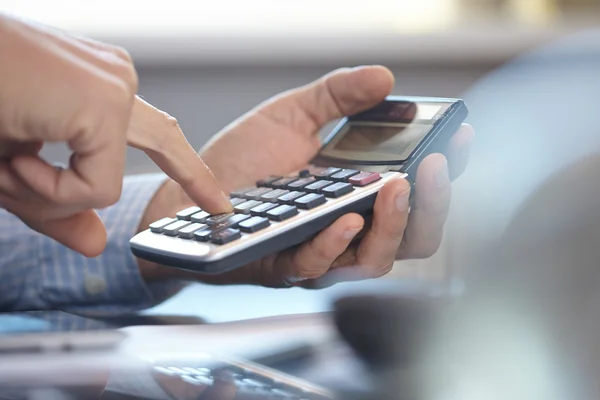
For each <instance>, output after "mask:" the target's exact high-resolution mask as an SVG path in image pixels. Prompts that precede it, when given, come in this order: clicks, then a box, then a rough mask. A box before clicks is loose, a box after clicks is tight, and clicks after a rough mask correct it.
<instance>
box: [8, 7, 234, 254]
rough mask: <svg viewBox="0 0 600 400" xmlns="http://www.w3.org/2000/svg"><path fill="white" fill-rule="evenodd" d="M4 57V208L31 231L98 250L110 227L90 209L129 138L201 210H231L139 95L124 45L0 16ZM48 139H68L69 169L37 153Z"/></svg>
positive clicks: (120, 167) (115, 186) (116, 189)
mask: <svg viewBox="0 0 600 400" xmlns="http://www.w3.org/2000/svg"><path fill="white" fill-rule="evenodd" d="M0 54H2V60H1V62H0V104H2V107H0V207H3V208H5V209H6V210H8V211H9V212H11V213H13V214H15V215H17V216H18V217H19V218H20V219H21V220H22V221H23V222H25V223H26V224H27V225H28V226H30V227H31V228H32V229H35V230H37V231H38V232H40V233H43V234H45V235H48V236H50V237H52V238H54V239H55V240H57V241H58V242H60V243H62V244H64V245H65V246H67V247H70V248H72V249H74V250H76V251H78V252H80V253H82V254H84V255H86V256H88V257H93V256H97V255H98V254H100V253H101V252H102V251H103V250H104V247H105V244H106V231H105V228H104V225H103V223H102V221H101V220H100V218H99V217H98V215H97V213H96V212H95V211H94V209H97V208H104V207H107V206H110V205H112V204H114V203H115V202H116V201H117V200H118V199H119V197H120V195H121V189H122V180H123V172H124V168H125V151H126V146H127V144H128V143H130V144H132V145H135V146H136V147H138V148H141V149H142V150H144V151H146V153H148V154H149V155H150V157H151V158H152V159H153V160H154V161H155V162H156V163H157V164H158V165H159V167H161V168H162V169H163V170H164V171H165V172H166V173H167V175H169V176H170V177H171V178H173V179H175V180H176V181H178V182H180V183H181V184H182V185H183V187H184V189H185V191H186V193H187V194H188V195H189V196H190V197H191V199H192V200H194V201H196V202H197V203H198V204H200V205H201V206H202V207H204V208H206V209H207V210H211V211H212V212H215V213H218V212H227V211H230V210H231V204H230V202H229V200H228V199H227V197H226V195H225V194H224V193H223V192H222V191H221V190H220V188H219V187H218V185H217V183H216V181H215V179H214V177H213V176H212V174H211V173H210V170H209V169H208V168H207V167H206V165H205V164H204V163H203V162H202V160H201V159H200V157H199V156H198V155H197V154H196V152H195V151H194V150H193V148H192V147H191V146H190V145H189V143H188V142H187V140H186V139H185V136H184V135H183V133H182V132H181V130H180V129H179V126H178V125H177V123H176V120H174V119H173V118H171V117H169V116H168V115H166V114H165V113H163V112H161V111H160V110H158V109H156V108H155V107H152V106H150V105H149V104H147V103H145V102H143V101H142V100H141V99H139V98H137V97H135V93H136V92H137V88H138V78H137V73H136V71H135V68H134V66H133V62H132V60H131V57H130V56H129V54H128V53H127V52H126V51H125V50H123V49H121V48H119V47H116V46H112V45H109V44H105V43H101V42H96V41H93V40H90V39H86V38H81V37H75V36H71V35H68V34H66V33H64V32H62V31H59V30H55V29H52V28H49V27H46V26H43V25H40V24H36V23H33V22H29V21H23V20H19V19H15V18H12V17H9V16H6V15H3V14H2V13H0ZM134 99H135V100H136V101H135V102H134ZM132 111H133V113H132ZM165 115H166V116H165ZM45 142H64V143H66V144H67V145H68V147H69V148H70V150H71V151H72V155H71V158H70V161H69V165H68V168H56V167H54V166H52V165H50V164H48V163H47V162H46V161H44V160H43V159H42V158H41V157H39V155H38V153H39V151H40V149H41V148H42V146H43V144H44V143H45ZM200 185H203V186H204V187H205V188H206V189H207V190H205V191H201V190H200Z"/></svg>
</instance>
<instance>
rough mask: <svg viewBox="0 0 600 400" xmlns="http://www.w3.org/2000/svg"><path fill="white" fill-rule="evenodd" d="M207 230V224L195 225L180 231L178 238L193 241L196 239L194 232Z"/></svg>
mask: <svg viewBox="0 0 600 400" xmlns="http://www.w3.org/2000/svg"><path fill="white" fill-rule="evenodd" d="M204 228H206V225H205V224H197V223H193V224H190V225H188V226H186V227H184V228H181V229H180V230H179V234H178V236H179V237H180V238H183V239H191V238H193V237H194V232H196V231H199V230H200V229H204Z"/></svg>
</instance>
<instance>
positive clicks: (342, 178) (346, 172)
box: [331, 169, 360, 182]
mask: <svg viewBox="0 0 600 400" xmlns="http://www.w3.org/2000/svg"><path fill="white" fill-rule="evenodd" d="M358 173H360V171H357V170H355V169H343V170H341V171H340V172H338V173H336V174H333V175H331V180H333V181H337V182H346V181H348V178H350V177H351V176H353V175H356V174H358Z"/></svg>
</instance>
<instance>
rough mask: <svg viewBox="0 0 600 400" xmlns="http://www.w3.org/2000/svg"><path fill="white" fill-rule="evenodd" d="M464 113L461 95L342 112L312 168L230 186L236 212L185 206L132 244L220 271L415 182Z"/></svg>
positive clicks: (192, 266) (157, 256) (141, 252)
mask: <svg viewBox="0 0 600 400" xmlns="http://www.w3.org/2000/svg"><path fill="white" fill-rule="evenodd" d="M467 113H468V111H467V107H466V105H465V104H464V102H463V101H462V100H460V99H448V98H429V97H397V96H388V97H387V98H386V99H385V101H383V102H382V103H380V104H379V105H377V106H375V107H373V108H371V109H369V110H367V111H364V112H361V113H359V114H356V115H352V116H348V117H345V118H343V119H342V120H341V121H340V122H339V124H337V126H336V127H335V128H334V130H333V131H332V132H331V134H330V135H328V136H327V138H326V139H325V141H324V144H323V146H322V148H321V150H320V151H319V153H318V155H317V156H316V157H315V158H314V159H313V160H312V161H311V163H310V165H308V166H307V167H306V168H305V169H303V170H301V171H296V172H295V173H292V174H289V175H286V176H268V177H265V178H264V179H261V180H259V181H258V182H256V185H254V186H252V187H247V188H242V189H240V190H236V191H233V192H232V193H231V194H230V195H231V202H232V204H233V207H234V212H233V213H231V214H220V215H210V214H208V213H207V212H205V211H203V210H201V209H200V208H199V207H189V208H186V209H185V210H181V211H179V212H178V213H177V214H176V215H173V216H165V218H162V219H160V220H159V221H156V222H154V223H152V224H150V226H149V227H148V229H147V230H145V231H143V232H140V233H138V234H137V235H136V236H134V237H133V238H132V239H131V241H130V245H131V250H132V251H133V253H134V254H135V255H136V256H137V257H140V258H143V259H147V260H149V261H153V262H156V263H159V264H163V265H167V266H172V267H175V268H181V269H185V270H189V271H195V272H200V273H205V274H219V273H223V272H226V271H229V270H232V269H235V268H238V267H240V266H243V265H245V264H248V263H250V262H252V261H255V260H258V259H260V258H262V257H265V256H267V255H269V254H272V253H275V252H278V251H281V250H283V249H286V248H288V247H291V246H295V245H297V244H299V243H302V242H304V241H306V240H308V239H310V238H311V237H313V236H314V235H316V234H317V233H319V232H320V231H321V230H323V229H325V228H326V227H327V226H329V225H330V224H331V223H333V222H334V221H335V220H336V219H337V218H339V217H341V216H342V215H344V214H347V213H352V212H354V213H359V214H361V215H368V214H369V213H371V212H372V208H373V205H374V202H375V198H376V196H377V192H378V191H379V189H380V188H381V187H382V186H383V185H384V184H385V183H386V182H388V181H389V180H391V179H395V178H397V177H403V178H405V179H407V180H409V181H410V182H411V184H413V185H414V183H413V182H414V177H415V174H416V170H417V167H418V165H419V162H420V161H421V160H422V159H423V158H424V157H426V156H427V155H429V154H432V153H443V152H444V151H445V150H446V147H447V144H448V140H449V139H450V138H451V137H452V135H453V134H454V133H455V132H456V131H457V130H458V128H459V127H460V125H461V123H462V122H463V121H464V120H465V118H466V116H467ZM417 190H418V189H417Z"/></svg>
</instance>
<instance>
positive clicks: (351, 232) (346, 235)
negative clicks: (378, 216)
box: [342, 228, 362, 240]
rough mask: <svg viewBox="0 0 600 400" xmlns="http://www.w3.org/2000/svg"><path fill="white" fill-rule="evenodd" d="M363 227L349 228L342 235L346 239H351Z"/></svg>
mask: <svg viewBox="0 0 600 400" xmlns="http://www.w3.org/2000/svg"><path fill="white" fill-rule="evenodd" d="M361 229H362V228H354V229H348V230H347V231H345V232H344V234H343V235H342V237H343V238H344V240H350V239H352V238H353V237H354V236H356V235H357V234H358V232H360V230H361Z"/></svg>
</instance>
